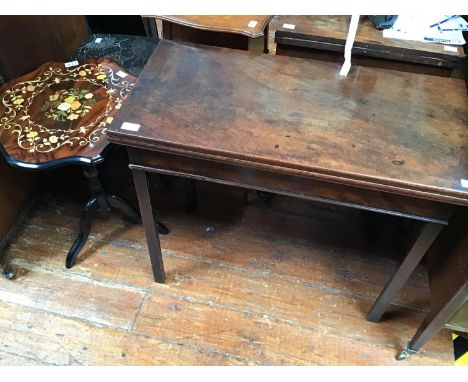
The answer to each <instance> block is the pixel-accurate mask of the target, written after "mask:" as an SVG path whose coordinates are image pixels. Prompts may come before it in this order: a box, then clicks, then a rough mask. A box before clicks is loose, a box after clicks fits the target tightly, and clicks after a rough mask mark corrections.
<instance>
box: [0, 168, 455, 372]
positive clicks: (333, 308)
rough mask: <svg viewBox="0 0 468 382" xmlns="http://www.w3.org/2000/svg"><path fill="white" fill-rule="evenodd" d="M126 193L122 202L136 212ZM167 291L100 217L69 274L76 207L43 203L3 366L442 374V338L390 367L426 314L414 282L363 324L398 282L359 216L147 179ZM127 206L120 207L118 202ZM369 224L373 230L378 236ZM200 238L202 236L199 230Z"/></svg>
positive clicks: (123, 231) (133, 241)
mask: <svg viewBox="0 0 468 382" xmlns="http://www.w3.org/2000/svg"><path fill="white" fill-rule="evenodd" d="M126 179H127V181H128V184H125V182H122V183H120V184H119V189H118V190H117V191H118V193H124V194H125V193H127V195H126V196H127V197H128V198H129V199H130V200H132V202H133V203H134V202H135V196H134V194H133V193H132V191H131V189H130V188H129V186H130V185H131V177H127V178H126ZM152 179H153V184H154V189H155V191H156V193H157V195H158V197H157V200H156V205H157V208H158V211H159V215H160V216H159V217H160V219H161V220H162V221H164V223H166V224H167V226H168V227H169V228H170V229H171V233H170V234H169V235H167V236H164V237H162V246H163V254H164V260H165V264H166V270H167V284H165V285H160V284H156V283H154V282H153V280H152V274H151V270H150V264H149V259H148V256H147V253H146V245H145V236H144V231H143V228H142V226H140V225H137V224H133V223H131V222H129V221H127V220H126V219H125V218H124V217H122V216H120V215H118V214H113V215H109V216H106V217H104V216H103V217H99V218H97V219H96V221H95V223H94V224H93V226H92V232H91V236H90V238H89V240H88V242H87V244H86V246H85V247H84V249H83V250H82V253H81V255H80V258H79V261H78V263H77V265H76V266H75V267H74V268H73V269H71V270H66V269H65V267H64V261H65V256H66V253H67V251H68V249H69V247H70V245H71V243H72V242H73V240H74V235H75V233H76V231H77V229H78V225H79V216H80V211H81V206H82V202H83V200H84V199H82V196H81V195H79V196H74V195H72V194H70V192H64V191H63V190H60V191H56V193H55V194H52V195H49V196H47V197H45V198H43V199H41V200H40V202H38V203H37V205H35V207H34V208H33V210H32V211H31V213H30V215H29V216H28V218H27V219H26V220H25V223H24V224H23V225H22V226H21V227H20V229H19V232H18V234H17V237H16V238H15V239H14V241H13V242H12V244H11V245H10V247H9V248H8V250H7V251H8V255H9V256H10V258H11V260H12V263H13V265H14V267H15V268H16V270H17V271H18V273H19V275H18V277H17V279H15V280H14V281H8V280H5V279H1V280H0V332H1V333H2V334H1V336H0V364H1V365H450V364H452V363H453V354H452V353H453V350H452V345H451V341H450V336H449V333H448V332H445V331H443V332H441V333H440V334H439V335H437V336H436V337H435V338H434V339H433V340H431V341H430V342H429V343H428V344H427V346H425V347H424V348H423V350H422V351H421V352H420V353H419V354H418V355H416V356H414V357H412V358H411V359H409V360H407V361H404V362H397V361H395V360H394V357H395V355H396V354H397V352H398V350H399V349H400V348H401V347H402V346H404V345H405V343H406V342H407V341H408V340H409V339H410V338H411V337H412V335H413V334H414V332H415V330H416V328H417V326H418V325H419V323H420V321H421V320H422V318H423V317H424V314H425V311H426V310H427V307H428V291H427V287H428V286H427V280H426V273H425V269H424V268H423V267H420V268H418V270H417V272H416V273H415V274H414V275H413V276H412V277H411V280H410V281H409V283H408V285H407V286H406V288H405V289H404V291H403V292H402V293H401V294H400V296H398V299H397V302H396V305H395V306H394V307H392V311H391V314H390V315H389V316H388V318H387V319H386V320H385V321H383V322H382V323H380V324H374V323H370V322H367V321H366V320H365V314H366V312H367V310H368V309H369V308H370V307H371V304H372V302H373V300H374V299H375V298H376V296H377V294H378V293H379V291H380V289H381V288H382V287H383V285H384V283H385V281H386V280H387V278H388V277H389V275H390V274H391V273H392V271H393V270H394V269H395V268H396V267H397V265H398V262H399V254H400V253H401V250H402V246H403V244H404V243H403V240H402V239H401V238H402V231H401V230H402V226H401V224H400V223H401V222H400V221H398V220H397V219H392V218H389V219H383V220H381V221H379V224H380V225H381V228H382V233H381V234H380V235H379V236H378V238H376V239H374V240H369V239H368V238H367V236H366V232H367V231H366V229H365V226H366V224H365V222H366V221H367V220H366V219H368V216H366V215H364V214H362V213H361V212H359V211H356V210H351V209H341V208H328V207H326V206H323V205H319V204H313V203H311V202H307V201H301V200H297V199H292V198H286V197H278V196H277V197H275V198H274V199H273V200H272V201H271V202H269V203H265V202H262V201H260V200H259V199H257V198H256V196H255V193H253V192H250V193H249V194H248V196H249V201H248V202H247V203H246V202H245V200H244V198H243V192H242V190H240V189H235V188H228V187H224V186H218V185H213V184H206V183H204V184H199V199H200V200H199V209H198V210H197V211H196V212H195V213H188V212H186V211H185V206H184V204H185V202H184V193H183V190H184V182H183V181H177V182H175V184H173V185H171V183H170V182H169V183H167V182H165V185H164V184H162V183H160V182H159V181H158V180H159V178H158V177H153V178H152ZM127 191H128V192H127ZM375 224H377V223H375ZM208 227H212V228H209V229H207V228H208Z"/></svg>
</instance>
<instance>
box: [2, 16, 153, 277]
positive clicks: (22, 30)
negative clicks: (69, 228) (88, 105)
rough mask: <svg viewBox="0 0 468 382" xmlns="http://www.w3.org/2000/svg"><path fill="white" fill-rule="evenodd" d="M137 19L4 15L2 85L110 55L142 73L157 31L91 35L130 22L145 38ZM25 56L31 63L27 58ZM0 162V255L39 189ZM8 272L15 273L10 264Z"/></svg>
mask: <svg viewBox="0 0 468 382" xmlns="http://www.w3.org/2000/svg"><path fill="white" fill-rule="evenodd" d="M135 17H136V18H137V19H135ZM135 17H130V19H131V20H128V18H124V17H123V16H115V17H114V16H108V17H106V16H96V17H93V16H90V22H91V25H89V24H88V22H87V18H88V17H86V18H85V17H84V16H0V49H1V50H2V52H3V54H2V55H1V57H0V85H1V84H2V83H4V82H6V81H9V80H12V79H14V78H17V77H19V76H21V75H24V74H26V73H28V72H30V71H32V70H33V69H36V68H37V67H38V66H40V65H42V64H43V63H44V62H47V61H56V62H64V61H73V60H79V61H83V60H85V59H87V58H89V57H107V58H108V59H109V60H112V61H116V62H118V63H120V65H121V66H123V67H124V68H126V70H128V72H129V73H131V74H133V75H138V74H139V73H140V72H141V70H142V68H143V66H144V63H145V62H146V60H147V59H148V58H149V56H150V55H151V54H152V52H153V50H154V48H155V47H156V45H157V43H158V41H159V39H158V37H157V33H155V35H154V37H153V38H148V37H145V36H127V35H114V34H89V32H88V30H90V31H91V32H95V31H100V32H102V31H106V32H115V31H117V32H121V31H122V29H121V28H122V25H126V26H128V25H129V22H130V29H129V30H128V32H129V33H130V32H131V33H132V34H141V32H144V29H143V22H142V20H141V17H139V16H135ZM103 19H104V20H105V25H103ZM117 21H118V22H117ZM138 21H139V24H138ZM104 27H105V29H103V28H104ZM138 27H139V29H138ZM116 28H120V29H116ZM96 41H100V42H99V43H97V42H96ZM25 55H27V57H28V59H27V60H25V59H24V57H25ZM0 162H1V163H0V165H1V166H2V168H5V171H2V172H0V189H1V191H0V193H2V197H1V198H0V208H1V209H2V223H1V226H0V255H1V253H2V252H3V248H4V247H5V245H6V244H7V243H8V241H9V239H10V238H11V237H12V236H13V233H14V231H15V227H16V226H17V225H18V223H19V217H21V216H24V214H25V213H26V208H27V207H28V206H29V205H30V204H31V201H32V200H33V199H34V196H35V195H37V191H36V192H35V193H34V194H33V192H32V191H33V190H34V189H36V190H37V181H38V178H39V175H40V174H38V173H36V172H35V173H31V172H25V171H18V170H15V169H13V168H11V167H9V166H7V165H6V162H5V161H4V158H3V157H1V156H0ZM116 170H117V169H116ZM57 171H58V170H56V171H55V172H54V173H53V174H54V175H50V174H51V173H50V172H49V173H48V174H49V178H50V179H52V178H53V177H54V176H56V174H55V173H56V172H57ZM13 174H14V176H13ZM58 175H59V177H60V178H61V181H60V182H59V183H63V182H62V181H63V179H65V178H66V179H68V180H69V181H73V182H74V181H76V178H77V176H79V174H77V173H75V171H74V169H73V168H69V169H68V171H67V172H62V173H59V174H58ZM41 179H42V178H41ZM13 190H14V191H13ZM6 194H8V195H6ZM0 258H1V256H0ZM5 271H6V272H7V274H11V273H10V272H8V266H7V267H6V268H5Z"/></svg>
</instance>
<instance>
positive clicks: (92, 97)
mask: <svg viewBox="0 0 468 382" xmlns="http://www.w3.org/2000/svg"><path fill="white" fill-rule="evenodd" d="M134 82H135V77H133V76H131V75H130V74H128V73H126V72H125V70H124V69H122V68H121V67H119V66H118V65H117V64H116V63H114V62H111V61H107V60H102V59H101V60H96V59H90V60H86V61H85V62H84V63H80V64H78V65H75V66H71V67H68V68H67V67H65V65H64V64H63V63H55V62H51V63H46V64H44V65H42V66H41V67H39V68H38V69H37V70H35V71H33V72H31V73H29V74H27V75H25V76H23V77H20V78H18V79H15V80H13V81H10V82H9V83H7V84H5V85H4V86H3V87H2V88H0V143H1V144H2V146H3V148H4V151H6V153H7V154H8V155H9V156H10V157H11V158H12V159H14V161H19V162H25V163H45V162H49V161H53V160H61V159H64V158H70V157H84V158H89V159H94V158H97V157H99V155H100V154H101V152H102V150H103V149H104V148H105V147H106V146H107V145H108V143H109V142H108V140H107V135H106V130H107V128H108V126H109V124H110V123H112V120H113V118H114V116H115V114H116V113H117V112H118V111H119V109H120V108H121V106H122V102H123V101H124V100H125V99H126V97H127V96H128V94H129V92H130V91H131V89H132V87H133V85H134Z"/></svg>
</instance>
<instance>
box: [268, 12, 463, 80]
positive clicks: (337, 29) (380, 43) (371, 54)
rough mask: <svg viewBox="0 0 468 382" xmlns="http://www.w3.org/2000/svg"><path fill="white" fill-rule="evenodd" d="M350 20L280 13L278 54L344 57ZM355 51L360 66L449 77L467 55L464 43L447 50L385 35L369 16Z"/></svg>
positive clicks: (363, 18)
mask: <svg viewBox="0 0 468 382" xmlns="http://www.w3.org/2000/svg"><path fill="white" fill-rule="evenodd" d="M350 20H351V17H350V16H280V19H279V21H278V26H277V29H276V34H275V42H276V43H277V44H278V47H277V51H278V52H277V54H284V55H296V56H300V55H302V56H307V53H309V56H310V57H312V56H315V57H316V58H322V59H328V60H332V59H333V57H335V59H338V58H341V59H342V53H343V52H344V46H345V43H346V37H347V34H348V30H349V22H350ZM285 24H286V27H285ZM292 26H294V29H292ZM327 52H329V53H334V52H335V53H337V54H336V55H333V54H328V55H327V54H326V53H327ZM353 53H354V54H355V58H356V60H357V61H356V63H359V64H360V65H366V66H375V67H385V68H390V69H392V68H393V69H401V70H405V71H413V72H425V73H428V74H440V75H446V76H448V75H450V74H451V73H452V70H453V69H454V68H459V67H460V66H461V65H462V63H463V61H464V59H465V57H466V54H465V52H464V49H463V46H450V48H448V49H447V48H446V47H445V46H444V45H443V44H436V43H425V42H418V41H410V40H399V39H392V38H386V37H383V33H382V31H381V30H378V29H377V28H376V27H375V26H374V24H373V23H372V22H371V20H370V19H369V18H368V17H367V16H361V18H360V21H359V25H358V30H357V33H356V39H355V42H354V46H353ZM414 64H416V65H414Z"/></svg>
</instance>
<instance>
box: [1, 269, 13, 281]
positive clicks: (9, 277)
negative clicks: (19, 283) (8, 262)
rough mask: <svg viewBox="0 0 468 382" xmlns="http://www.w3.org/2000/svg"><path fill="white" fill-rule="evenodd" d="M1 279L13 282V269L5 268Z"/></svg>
mask: <svg viewBox="0 0 468 382" xmlns="http://www.w3.org/2000/svg"><path fill="white" fill-rule="evenodd" d="M3 277H5V278H6V279H7V280H13V279H14V278H15V271H14V270H13V268H10V267H8V268H6V269H4V270H3Z"/></svg>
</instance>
